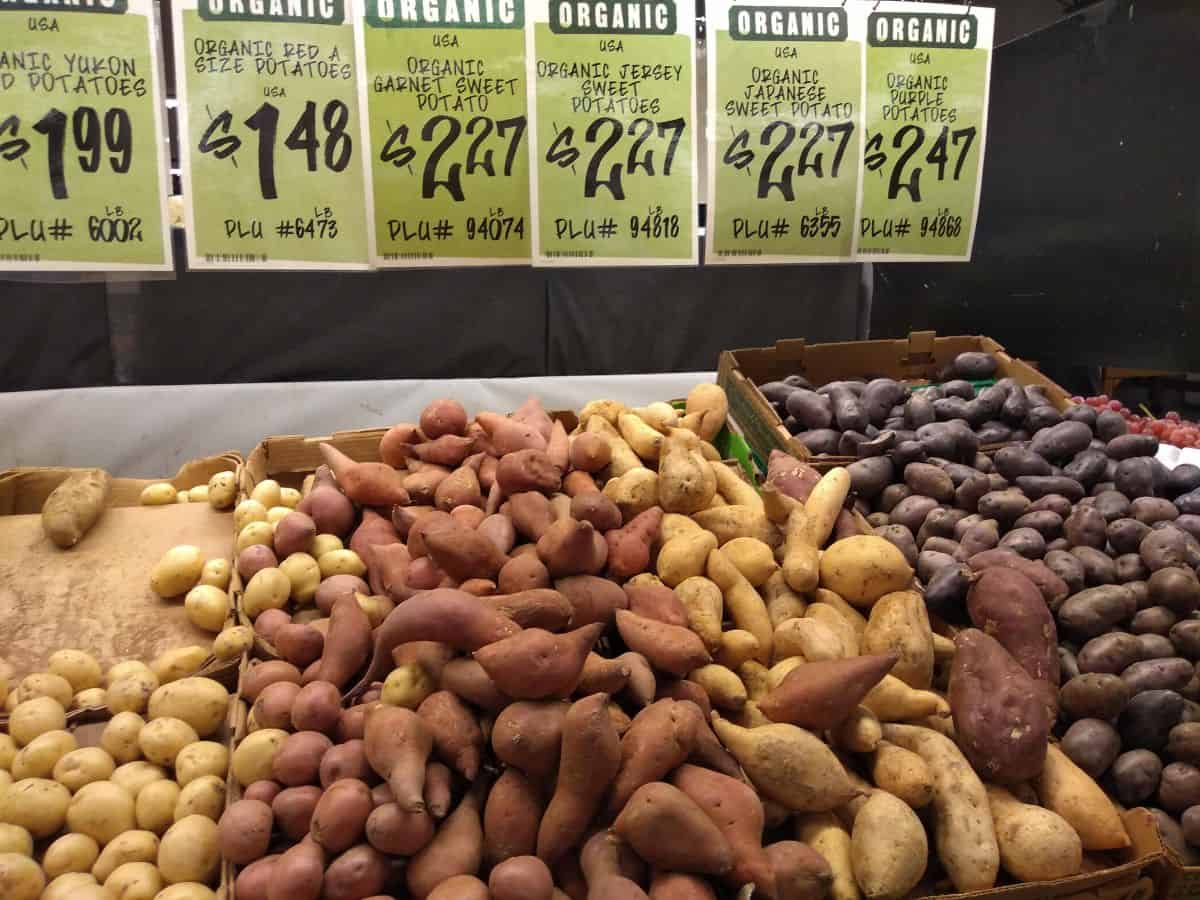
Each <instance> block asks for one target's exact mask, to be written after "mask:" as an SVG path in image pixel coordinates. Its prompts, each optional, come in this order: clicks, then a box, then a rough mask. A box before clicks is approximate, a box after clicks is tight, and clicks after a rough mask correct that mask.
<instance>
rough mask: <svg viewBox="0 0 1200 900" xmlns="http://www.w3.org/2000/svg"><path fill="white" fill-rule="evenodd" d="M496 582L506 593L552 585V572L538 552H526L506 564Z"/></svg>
mask: <svg viewBox="0 0 1200 900" xmlns="http://www.w3.org/2000/svg"><path fill="white" fill-rule="evenodd" d="M496 584H497V586H498V587H499V588H500V590H501V591H502V592H504V593H505V594H515V593H518V592H519V591H527V590H532V589H535V588H548V587H550V572H549V571H548V570H547V569H546V564H545V563H543V562H542V561H541V560H540V559H538V557H537V554H536V553H525V554H522V555H521V556H517V557H514V558H512V559H510V560H509V561H508V562H506V563H505V564H504V567H503V568H502V569H501V570H500V574H499V575H498V576H497V578H496Z"/></svg>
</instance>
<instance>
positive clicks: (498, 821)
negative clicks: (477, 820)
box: [483, 766, 546, 864]
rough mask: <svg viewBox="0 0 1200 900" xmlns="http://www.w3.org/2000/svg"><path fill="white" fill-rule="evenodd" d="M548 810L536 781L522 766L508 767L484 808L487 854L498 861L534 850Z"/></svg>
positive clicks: (489, 795)
mask: <svg viewBox="0 0 1200 900" xmlns="http://www.w3.org/2000/svg"><path fill="white" fill-rule="evenodd" d="M545 811H546V804H545V801H543V800H542V796H541V792H540V791H539V790H538V789H537V788H536V787H535V786H534V783H533V782H532V781H530V780H529V779H528V778H526V777H525V776H524V775H522V774H521V770H520V769H517V768H516V767H514V766H509V767H508V768H506V769H505V770H504V771H503V772H502V773H501V775H500V777H499V778H497V779H496V783H495V784H493V785H492V790H491V792H490V793H489V794H488V798H487V805H486V806H484V809H483V855H484V858H485V859H486V860H487V861H488V862H490V863H493V864H494V863H498V862H503V861H504V860H506V859H511V858H512V857H514V856H528V855H530V854H531V853H534V852H535V851H536V850H537V833H538V825H540V824H541V821H542V816H543V814H544V813H545Z"/></svg>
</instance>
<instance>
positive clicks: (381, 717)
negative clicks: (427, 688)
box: [364, 704, 433, 812]
mask: <svg viewBox="0 0 1200 900" xmlns="http://www.w3.org/2000/svg"><path fill="white" fill-rule="evenodd" d="M364 741H365V744H366V748H365V749H366V754H367V761H368V762H370V764H371V768H373V769H374V770H375V771H376V772H377V773H378V774H379V775H380V777H382V778H385V779H386V780H387V783H388V786H389V787H391V789H392V794H393V795H394V796H395V798H396V802H397V803H398V804H400V808H401V809H403V810H405V811H407V812H420V811H421V810H423V809H424V808H425V795H424V790H423V788H424V786H425V764H426V762H427V761H428V759H429V754H430V752H432V750H433V736H432V735H431V734H430V733H429V729H428V728H426V727H425V723H424V722H423V721H422V720H421V717H420V716H418V715H417V714H416V713H415V712H413V711H412V710H411V709H404V708H403V707H399V706H383V705H382V704H376V705H375V706H373V707H372V708H371V709H370V710H368V712H367V720H366V730H365V732H364Z"/></svg>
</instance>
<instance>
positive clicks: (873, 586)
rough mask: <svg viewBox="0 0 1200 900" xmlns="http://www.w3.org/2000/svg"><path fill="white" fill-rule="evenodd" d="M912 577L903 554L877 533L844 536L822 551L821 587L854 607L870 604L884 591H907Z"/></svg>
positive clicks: (910, 569)
mask: <svg viewBox="0 0 1200 900" xmlns="http://www.w3.org/2000/svg"><path fill="white" fill-rule="evenodd" d="M912 578H913V570H912V568H911V567H910V566H909V565H908V563H907V562H906V561H905V559H904V554H903V553H901V552H900V550H899V549H898V548H897V547H896V545H895V544H893V543H891V542H890V541H887V540H884V539H883V538H881V537H878V536H877V535H873V534H857V535H854V536H853V537H848V538H843V539H842V540H840V541H835V542H834V543H833V544H831V545H830V546H829V548H828V549H827V550H826V551H825V552H824V553H823V554H821V587H823V588H828V589H829V590H831V591H834V592H835V593H837V594H838V595H840V596H841V597H843V598H844V599H845V600H848V601H849V602H850V603H851V604H853V605H855V606H860V607H869V606H872V605H873V604H874V603H875V601H876V600H878V599H879V598H880V597H882V596H883V595H884V594H890V593H892V592H893V591H903V590H906V589H907V588H908V587H909V586H910V585H911V584H912Z"/></svg>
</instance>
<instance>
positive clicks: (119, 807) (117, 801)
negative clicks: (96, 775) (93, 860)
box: [67, 781, 137, 847]
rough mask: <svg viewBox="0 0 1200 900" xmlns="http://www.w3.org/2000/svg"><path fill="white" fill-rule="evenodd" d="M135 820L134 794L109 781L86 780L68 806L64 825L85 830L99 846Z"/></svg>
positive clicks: (134, 822) (73, 829)
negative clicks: (89, 781)
mask: <svg viewBox="0 0 1200 900" xmlns="http://www.w3.org/2000/svg"><path fill="white" fill-rule="evenodd" d="M136 824H137V822H136V820H135V819H134V817H133V794H131V793H130V792H129V791H128V790H126V789H125V788H123V787H121V785H119V784H117V783H115V782H112V781H93V782H92V783H91V784H85V785H84V786H83V787H81V788H80V789H79V790H78V791H76V792H75V796H74V797H72V798H71V803H70V805H69V806H68V807H67V827H68V828H70V829H71V831H74V832H76V833H77V834H86V835H87V836H88V837H90V838H92V839H93V840H95V841H96V843H98V844H99V845H100V846H101V847H103V846H104V845H105V844H107V843H108V842H109V841H111V840H112V839H113V838H115V837H116V836H117V835H119V834H121V833H122V832H125V831H132V830H133V828H134V826H135V825H136Z"/></svg>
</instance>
